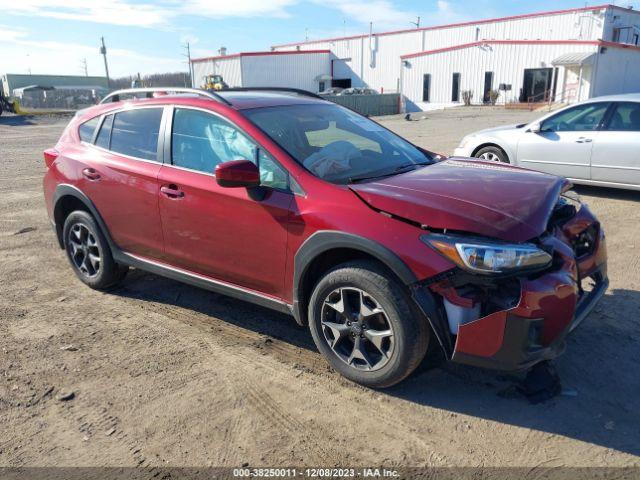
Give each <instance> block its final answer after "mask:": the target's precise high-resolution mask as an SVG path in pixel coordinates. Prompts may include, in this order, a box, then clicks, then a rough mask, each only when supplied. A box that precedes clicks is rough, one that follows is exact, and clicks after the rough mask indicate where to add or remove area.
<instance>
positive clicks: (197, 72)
mask: <svg viewBox="0 0 640 480" xmlns="http://www.w3.org/2000/svg"><path fill="white" fill-rule="evenodd" d="M212 74H215V75H222V78H223V79H224V81H225V83H226V84H227V85H229V86H230V87H241V86H242V70H241V57H240V56H239V55H233V56H231V55H230V56H229V57H228V58H215V59H204V60H199V61H194V62H193V83H194V85H193V86H194V87H196V88H199V87H201V86H202V85H204V77H205V76H206V75H212Z"/></svg>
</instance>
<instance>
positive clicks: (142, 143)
mask: <svg viewBox="0 0 640 480" xmlns="http://www.w3.org/2000/svg"><path fill="white" fill-rule="evenodd" d="M162 111H163V109H162V108H138V109H134V110H127V111H124V112H118V113H116V114H115V117H114V119H113V126H112V129H111V148H110V150H111V151H113V152H116V153H121V154H123V155H128V156H130V157H135V158H140V159H143V160H153V161H158V136H159V135H158V134H159V132H160V120H161V119H162Z"/></svg>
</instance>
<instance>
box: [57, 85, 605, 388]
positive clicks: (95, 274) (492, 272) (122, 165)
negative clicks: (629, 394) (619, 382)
mask: <svg viewBox="0 0 640 480" xmlns="http://www.w3.org/2000/svg"><path fill="white" fill-rule="evenodd" d="M276 90H277V89H271V91H265V90H264V89H255V90H245V91H223V92H219V93H213V92H205V91H201V90H189V89H184V90H183V89H174V90H171V91H170V92H167V91H165V92H155V94H154V93H151V91H150V89H142V90H140V89H138V90H133V91H123V92H116V93H114V94H112V95H110V96H109V97H108V98H106V99H105V101H103V103H102V104H100V105H98V106H95V107H92V108H89V109H87V110H84V111H82V112H79V113H78V114H77V115H76V117H75V118H74V119H73V120H72V121H71V122H70V124H69V126H68V127H67V129H66V130H65V132H64V134H63V135H62V138H61V139H60V141H59V142H58V144H57V145H56V146H55V148H53V149H50V150H47V151H45V152H44V157H45V162H46V165H47V167H48V169H47V173H46V175H45V178H44V192H45V198H46V203H47V209H48V213H49V216H50V218H51V222H52V223H53V226H54V229H55V232H56V235H57V237H58V241H59V243H60V247H61V248H64V249H65V251H66V253H67V256H68V258H69V261H70V263H71V267H72V268H73V270H74V272H75V273H76V275H77V276H78V277H79V278H80V280H82V281H83V282H84V283H86V284H87V285H89V286H90V287H92V288H97V289H105V288H109V287H111V286H113V285H115V284H116V283H118V282H119V281H121V280H122V279H123V277H124V276H125V274H126V272H127V270H128V269H129V267H135V268H140V269H143V270H148V271H150V272H154V273H157V274H159V275H164V276H167V277H170V278H173V279H176V280H181V281H184V282H187V283H190V284H193V285H196V286H198V287H202V288H205V289H209V290H213V291H216V292H221V293H223V294H226V295H230V296H234V297H237V298H240V299H242V300H247V301H251V302H255V303H257V304H259V305H263V306H266V307H270V308H274V309H276V310H279V311H282V312H287V313H291V314H292V315H293V316H294V317H295V319H296V321H297V322H298V323H300V324H302V325H305V324H308V325H309V327H310V330H311V334H312V336H313V339H314V341H315V343H316V345H317V347H318V349H319V350H320V352H322V353H323V354H324V355H325V356H326V358H327V360H328V361H329V362H330V363H331V365H332V366H333V367H334V368H335V369H336V370H337V371H339V372H340V373H341V374H343V375H344V376H346V377H348V378H350V379H351V380H354V381H356V382H359V383H361V384H364V385H367V386H371V387H388V386H391V385H394V384H396V383H398V382H400V381H401V380H402V379H404V378H405V377H406V376H407V375H409V374H410V373H411V372H412V371H413V370H414V369H415V368H416V366H417V365H418V364H419V363H420V362H421V361H422V359H423V358H424V356H425V353H426V352H427V348H428V347H429V345H431V346H432V347H433V348H440V349H442V351H443V352H444V355H446V357H447V358H448V359H450V360H452V361H454V362H460V363H466V364H472V365H477V366H484V367H491V368H497V369H503V370H518V369H526V368H528V367H530V366H532V365H534V364H536V363H538V362H541V361H544V360H548V359H551V358H553V357H555V356H557V355H558V354H559V353H561V351H562V350H563V346H564V340H565V337H566V336H567V334H568V333H569V332H570V331H571V330H573V329H574V328H575V327H576V326H577V324H578V323H580V322H581V321H582V320H583V319H584V318H585V317H586V316H587V314H588V313H589V311H590V310H591V309H592V308H593V306H594V305H595V303H596V302H597V301H598V300H599V299H600V298H601V297H602V295H603V294H604V292H605V290H606V288H607V285H608V280H607V273H606V247H605V237H604V233H603V231H602V229H601V227H600V224H599V223H598V221H597V220H596V219H595V218H594V216H593V215H592V214H591V212H590V211H589V209H588V208H587V207H586V206H585V205H582V204H581V203H580V201H579V199H578V198H577V197H576V196H575V194H574V193H573V192H571V191H570V190H569V189H570V184H569V183H568V182H567V181H566V180H564V179H562V178H558V177H555V176H551V175H547V174H543V173H538V172H532V171H528V170H523V169H520V168H516V167H512V166H509V165H505V164H499V163H492V162H487V161H481V160H471V159H462V158H460V159H457V158H449V159H444V158H441V157H438V156H436V155H434V154H433V153H431V152H429V151H426V150H423V149H422V148H419V147H417V146H415V145H413V144H411V143H410V142H408V141H406V140H404V139H403V138H401V137H399V136H398V135H396V134H394V133H392V132H391V131H389V130H387V129H386V128H384V127H382V126H380V125H379V124H377V123H375V122H373V121H371V120H369V119H367V118H365V117H363V116H360V115H358V114H356V113H354V112H352V111H350V110H348V109H346V108H343V107H341V106H338V105H335V104H333V103H330V102H328V101H324V100H322V99H321V98H320V97H317V96H315V95H313V94H309V93H307V92H301V91H276ZM281 90H282V89H281ZM158 93H162V95H161V96H160V95H158ZM125 95H133V96H135V95H138V96H140V95H145V96H146V97H149V98H133V99H130V100H129V101H122V98H123V97H124V96H125Z"/></svg>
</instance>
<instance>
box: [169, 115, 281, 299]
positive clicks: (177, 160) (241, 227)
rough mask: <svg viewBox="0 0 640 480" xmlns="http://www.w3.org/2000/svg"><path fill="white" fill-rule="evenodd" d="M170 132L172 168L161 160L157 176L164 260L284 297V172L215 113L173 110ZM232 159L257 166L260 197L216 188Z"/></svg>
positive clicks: (243, 189)
mask: <svg viewBox="0 0 640 480" xmlns="http://www.w3.org/2000/svg"><path fill="white" fill-rule="evenodd" d="M167 128H172V134H171V138H170V154H169V155H166V156H167V157H170V158H171V162H170V163H169V162H168V161H167V160H165V162H167V163H166V164H165V165H164V166H163V167H162V169H161V171H160V175H159V180H160V185H161V187H163V188H162V191H161V193H160V195H159V198H160V213H161V218H162V226H163V230H164V239H165V253H166V255H167V260H168V261H169V262H170V263H171V264H172V265H174V266H177V267H180V268H183V269H186V270H189V271H191V272H195V273H199V274H202V275H206V276H208V277H212V278H215V279H218V280H222V281H224V282H228V283H232V284H234V285H239V286H242V287H245V288H249V289H253V290H257V291H259V292H262V293H265V294H269V295H272V296H275V297H280V298H281V297H282V296H283V287H284V273H285V264H286V247H287V223H288V219H289V214H290V209H291V206H292V204H293V194H292V193H291V191H290V189H289V176H288V173H287V172H286V170H284V168H283V167H281V166H280V165H279V163H278V162H277V161H276V160H275V159H274V158H273V157H272V156H271V155H269V153H267V152H266V151H265V150H264V149H263V148H262V147H260V146H259V145H258V144H257V143H256V142H255V141H254V140H253V139H251V138H250V137H249V136H248V135H247V134H246V133H245V132H243V131H242V130H240V129H239V128H238V127H237V126H235V125H233V124H232V123H230V122H229V121H227V120H226V119H224V118H222V117H221V116H219V115H217V114H214V113H213V112H209V111H204V110H199V109H194V108H189V107H175V108H174V113H173V115H172V117H171V121H168V122H167ZM167 143H169V142H167ZM165 152H167V149H165ZM232 160H250V161H253V162H256V161H259V165H260V173H261V180H262V187H260V188H261V189H262V190H261V191H255V190H254V191H250V190H248V189H246V188H223V187H220V186H219V185H218V184H217V183H216V179H215V176H214V170H215V167H216V165H219V164H221V163H224V162H228V161H232ZM260 193H262V194H264V195H261V194H260Z"/></svg>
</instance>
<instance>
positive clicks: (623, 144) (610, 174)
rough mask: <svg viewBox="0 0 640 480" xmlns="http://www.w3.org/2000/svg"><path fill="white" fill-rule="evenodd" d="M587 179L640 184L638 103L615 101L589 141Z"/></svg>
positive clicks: (639, 104) (639, 115)
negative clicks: (589, 170)
mask: <svg viewBox="0 0 640 480" xmlns="http://www.w3.org/2000/svg"><path fill="white" fill-rule="evenodd" d="M591 179H592V180H595V181H598V182H612V183H621V184H626V185H629V184H630V185H640V103H633V102H624V103H618V104H617V105H616V106H615V109H614V110H613V112H611V115H610V117H609V119H608V121H607V123H606V124H605V126H604V128H603V129H602V130H601V131H600V133H599V134H598V138H597V139H596V140H595V142H594V143H593V155H592V157H591Z"/></svg>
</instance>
